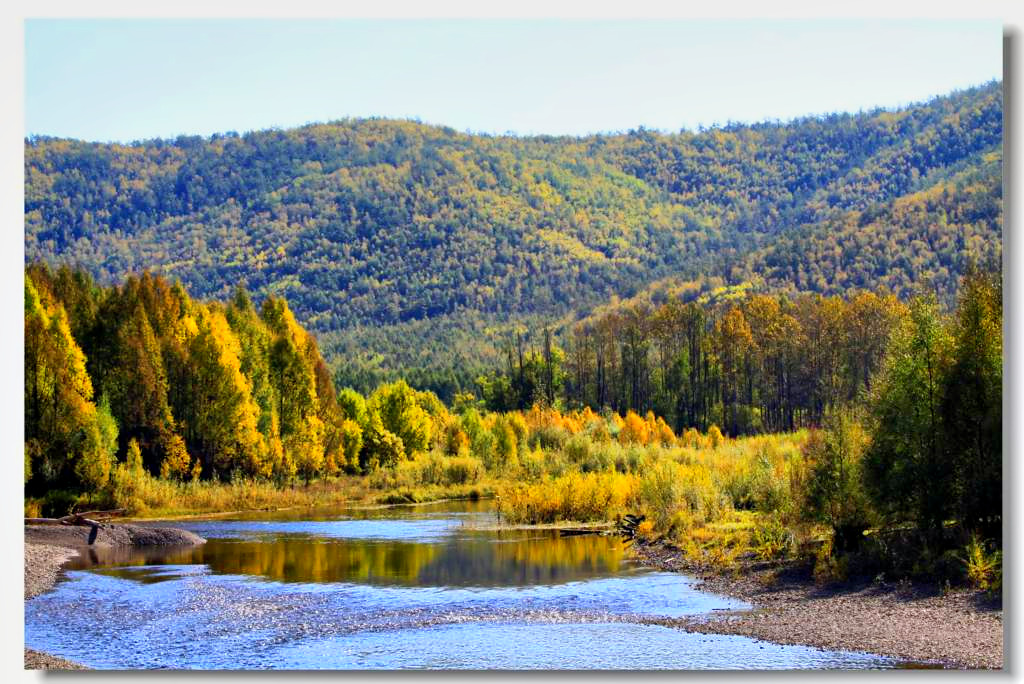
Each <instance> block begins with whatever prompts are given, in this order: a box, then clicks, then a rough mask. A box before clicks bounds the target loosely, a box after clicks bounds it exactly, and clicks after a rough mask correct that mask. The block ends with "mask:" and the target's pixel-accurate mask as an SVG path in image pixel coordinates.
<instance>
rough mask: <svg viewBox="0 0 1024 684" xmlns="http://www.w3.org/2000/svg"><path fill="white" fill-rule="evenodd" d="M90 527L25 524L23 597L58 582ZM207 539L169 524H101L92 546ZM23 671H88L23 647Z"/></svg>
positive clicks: (86, 542) (83, 545)
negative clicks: (62, 569) (62, 570)
mask: <svg viewBox="0 0 1024 684" xmlns="http://www.w3.org/2000/svg"><path fill="white" fill-rule="evenodd" d="M90 532H91V529H90V528H89V527H83V526H73V525H26V526H25V600H26V601H28V600H29V599H31V598H33V597H35V596H39V595H40V594H44V593H46V592H48V591H50V590H51V589H53V587H54V585H55V584H56V583H57V579H58V578H59V577H60V573H61V568H63V566H64V564H65V563H67V562H68V561H69V560H71V559H72V558H75V557H76V556H77V555H78V554H79V552H80V550H81V549H84V548H88V547H89V535H90ZM205 541H206V540H204V539H203V538H202V537H200V536H198V535H195V534H193V533H191V532H187V531H185V530H177V529H174V528H169V527H141V526H138V525H113V524H102V525H100V526H99V529H98V530H97V532H96V538H95V539H94V540H93V544H92V545H93V546H100V547H106V548H113V547H127V546H156V545H186V544H187V545H192V544H202V543H204V542H205ZM25 669H26V670H87V669H89V668H87V667H85V666H84V665H80V664H79V663H74V662H71V661H70V660H65V659H64V658H58V657H56V656H52V655H49V654H48V653H41V652H39V651H34V650H32V649H29V648H26V649H25Z"/></svg>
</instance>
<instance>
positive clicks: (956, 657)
mask: <svg viewBox="0 0 1024 684" xmlns="http://www.w3.org/2000/svg"><path fill="white" fill-rule="evenodd" d="M634 553H635V555H636V557H637V559H638V560H639V561H640V562H641V563H642V564H643V565H645V566H648V567H653V568H657V569H660V570H668V571H672V572H682V573H685V574H688V575H691V576H695V577H698V578H699V579H700V580H701V581H702V586H701V588H702V589H705V590H707V591H711V592H715V593H718V594H723V595H727V596H732V597H735V598H739V599H742V600H744V601H748V602H750V603H751V604H753V605H754V606H755V610H754V611H751V612H750V613H744V614H739V615H736V614H732V615H727V616H721V617H713V618H701V619H691V620H685V621H682V622H681V623H680V624H679V625H678V626H679V627H682V628H684V629H687V630H689V631H694V632H702V633H707V634H737V635H743V636H749V637H755V638H758V639H764V640H766V641H772V642H774V643H779V644H800V645H806V646H816V647H819V648H827V649H832V650H851V651H865V652H869V653H877V654H880V655H886V656H892V657H895V658H901V659H906V660H910V661H916V662H921V663H934V664H936V665H941V666H944V667H952V668H969V669H975V668H979V669H1002V667H1003V610H1002V605H1001V604H1000V603H998V602H993V601H991V600H990V599H988V598H987V597H986V596H985V594H984V593H982V592H977V591H951V592H947V593H945V594H943V593H941V592H938V591H935V590H934V589H930V588H927V587H914V586H910V585H906V584H895V585H894V584H879V583H862V584H855V583H851V584H847V585H837V586H819V585H817V584H815V583H814V581H813V579H812V578H811V577H810V576H809V575H808V574H807V573H806V572H801V571H799V570H788V571H781V570H778V569H768V568H764V569H755V568H750V569H747V570H746V571H744V572H743V573H742V574H739V575H724V574H715V573H709V572H707V571H702V569H700V568H695V567H693V566H692V565H690V564H688V563H687V562H686V561H685V559H684V558H683V557H682V555H681V554H680V553H679V552H678V551H676V550H675V549H671V548H669V547H667V546H664V545H660V544H650V545H636V546H635V547H634Z"/></svg>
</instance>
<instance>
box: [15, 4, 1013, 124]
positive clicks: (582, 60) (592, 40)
mask: <svg viewBox="0 0 1024 684" xmlns="http://www.w3.org/2000/svg"><path fill="white" fill-rule="evenodd" d="M999 78H1002V25H1001V22H999V21H977V20H963V19H960V20H954V21H940V20H913V21H897V20H794V21H784V20H744V21H740V20H693V19H689V20H684V19H679V20H658V21H651V20H645V21H625V20H611V21H598V20H561V21H560V20H530V21H525V20H517V21H511V20H355V19H337V20H279V19H272V20H255V19H249V20H212V19H208V20H157V19H149V20H100V19H86V20H44V19H34V20H27V21H26V22H25V128H26V130H25V133H26V134H27V135H52V136H61V137H73V138H80V139H85V140H95V141H121V142H128V141H133V140H141V139H147V138H153V137H174V136H177V135H179V134H200V135H209V134H212V133H216V132H227V131H236V132H239V133H242V132H245V131H249V130H258V129H266V128H272V127H279V128H288V127H293V126H298V125H302V124H305V123H310V122H318V121H330V120H336V119H341V118H345V117H367V116H382V117H389V118H412V119H417V120H421V121H424V122H427V123H434V124H442V125H446V126H451V127H452V128H455V129H457V130H461V131H473V132H485V133H507V132H512V133H516V134H520V135H528V134H558V135H561V134H570V135H585V134H589V133H594V132H613V131H626V130H630V129H635V128H637V127H640V126H644V127H647V128H651V129H658V130H663V131H678V130H680V129H683V128H686V129H695V128H697V127H698V126H702V125H703V126H711V125H716V124H724V123H727V122H729V121H736V122H753V121H763V120H769V119H782V120H786V119H790V118H793V117H797V116H803V115H808V114H824V113H828V112H835V111H858V110H862V109H871V108H874V107H878V106H882V107H898V106H902V105H906V104H910V103H912V102H918V101H921V100H926V99H928V98H930V97H933V96H935V95H940V94H944V93H947V92H950V91H952V90H955V89H958V88H965V87H969V86H972V85H977V84H980V83H984V82H986V81H989V80H992V79H999Z"/></svg>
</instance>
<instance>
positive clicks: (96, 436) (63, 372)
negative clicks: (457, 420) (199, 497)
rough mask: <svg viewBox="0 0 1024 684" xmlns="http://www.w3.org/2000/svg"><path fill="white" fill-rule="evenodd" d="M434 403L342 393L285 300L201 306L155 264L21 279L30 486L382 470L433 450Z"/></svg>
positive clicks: (412, 394) (47, 272)
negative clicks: (95, 276) (139, 476)
mask: <svg viewBox="0 0 1024 684" xmlns="http://www.w3.org/2000/svg"><path fill="white" fill-rule="evenodd" d="M442 409H443V406H442V405H441V404H440V402H439V401H438V400H437V398H436V397H435V396H434V395H432V394H429V393H424V392H417V391H415V390H413V389H411V388H410V387H409V386H408V385H406V384H405V383H404V382H398V383H391V384H384V385H381V386H379V387H378V388H377V389H376V390H375V391H374V392H373V393H372V394H371V395H370V396H369V397H367V398H364V397H363V396H362V395H360V394H358V393H357V392H354V391H352V390H346V391H343V392H341V393H338V392H337V391H336V390H335V387H334V383H333V381H332V379H331V376H330V373H329V371H328V369H327V365H326V363H325V362H324V360H323V357H322V356H321V355H320V351H319V348H318V346H317V342H316V339H315V338H314V336H313V335H311V334H310V333H308V332H307V331H306V330H305V329H304V328H303V327H302V326H300V325H299V324H298V323H297V322H296V320H295V317H294V315H293V314H292V312H291V310H290V308H289V306H288V303H287V302H286V301H285V300H284V299H282V298H277V297H267V298H265V299H264V300H263V302H262V304H261V305H260V306H258V307H257V306H256V305H254V303H253V302H252V300H251V299H250V297H249V295H248V294H247V293H246V292H245V290H244V289H242V288H239V289H237V290H236V292H235V294H234V296H233V297H232V299H231V300H230V301H228V302H225V303H221V302H208V303H204V302H198V301H195V300H193V299H192V298H191V297H190V296H189V295H188V293H187V292H186V291H185V289H184V288H183V287H182V286H181V284H180V283H174V284H172V283H169V282H168V281H166V280H165V279H163V278H161V277H159V276H153V275H151V274H149V273H148V272H147V273H143V274H142V275H141V276H133V277H129V278H128V279H126V280H125V281H124V282H123V283H122V284H121V285H118V286H114V287H108V288H104V287H99V286H97V285H96V284H95V283H94V282H93V281H92V279H91V278H90V276H89V275H88V274H86V273H85V272H83V271H73V270H71V269H69V268H67V267H62V268H60V269H57V270H52V269H50V268H49V267H47V266H45V265H43V264H34V265H32V266H30V267H29V268H28V269H27V270H26V274H25V478H26V487H27V491H28V492H30V493H44V492H46V491H48V490H51V489H60V488H72V489H74V488H81V489H85V490H96V489H99V488H102V487H103V486H104V485H105V484H106V483H107V481H108V479H109V477H110V475H111V471H112V468H114V467H115V465H117V464H119V463H121V464H127V467H130V468H135V469H139V470H140V471H142V470H144V471H146V472H148V473H150V474H151V475H155V476H160V477H163V478H173V479H193V480H195V479H200V478H202V479H219V480H231V479H234V478H238V477H250V478H258V479H268V480H274V481H276V482H278V483H281V484H284V483H287V482H291V481H294V480H295V479H296V478H302V479H305V480H306V481H307V482H308V481H309V480H310V479H312V478H317V477H323V476H328V475H335V474H339V473H341V472H349V473H357V472H366V471H369V470H373V469H374V468H376V467H377V466H378V465H384V466H386V465H390V464H393V463H395V462H396V461H398V460H400V459H401V458H403V457H404V455H405V454H406V453H408V454H412V453H415V452H416V451H420V450H423V449H424V448H426V445H427V442H428V441H429V439H430V436H431V433H430V431H431V425H432V423H431V421H430V419H429V416H430V412H437V411H439V410H442Z"/></svg>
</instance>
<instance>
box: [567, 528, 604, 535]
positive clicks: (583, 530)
mask: <svg viewBox="0 0 1024 684" xmlns="http://www.w3.org/2000/svg"><path fill="white" fill-rule="evenodd" d="M604 533H605V530H604V529H602V528H600V527H564V528H561V529H559V530H558V536H559V537H578V536H580V535H581V534H604Z"/></svg>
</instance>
